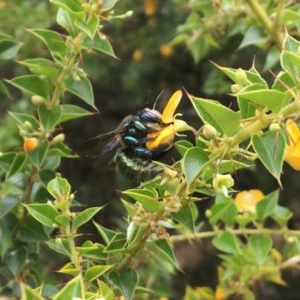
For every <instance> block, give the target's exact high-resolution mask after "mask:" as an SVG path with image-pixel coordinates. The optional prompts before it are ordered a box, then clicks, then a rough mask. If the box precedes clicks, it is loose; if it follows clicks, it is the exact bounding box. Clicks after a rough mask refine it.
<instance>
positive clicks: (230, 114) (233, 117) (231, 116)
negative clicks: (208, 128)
mask: <svg viewBox="0 0 300 300" xmlns="http://www.w3.org/2000/svg"><path fill="white" fill-rule="evenodd" d="M189 98H190V100H191V101H192V104H193V106H194V108H195V110H196V112H197V113H198V115H199V116H200V118H201V119H202V121H203V122H204V123H208V124H210V125H212V126H213V127H215V128H216V130H217V131H218V132H220V133H224V134H226V135H228V136H232V135H234V134H235V133H236V132H237V131H238V130H239V129H240V119H241V115H240V112H235V111H233V110H231V109H229V108H227V107H226V106H223V105H221V104H220V103H219V102H217V101H214V100H207V99H203V98H196V97H193V96H191V95H189Z"/></svg>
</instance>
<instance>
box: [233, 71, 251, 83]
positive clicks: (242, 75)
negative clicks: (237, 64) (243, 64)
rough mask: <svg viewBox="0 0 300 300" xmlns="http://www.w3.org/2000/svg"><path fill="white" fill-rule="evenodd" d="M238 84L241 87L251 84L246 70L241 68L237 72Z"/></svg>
mask: <svg viewBox="0 0 300 300" xmlns="http://www.w3.org/2000/svg"><path fill="white" fill-rule="evenodd" d="M236 83H237V84H240V85H241V86H248V85H249V84H250V83H251V82H250V81H249V80H248V78H247V73H246V71H245V70H243V69H241V68H239V69H238V70H237V71H236Z"/></svg>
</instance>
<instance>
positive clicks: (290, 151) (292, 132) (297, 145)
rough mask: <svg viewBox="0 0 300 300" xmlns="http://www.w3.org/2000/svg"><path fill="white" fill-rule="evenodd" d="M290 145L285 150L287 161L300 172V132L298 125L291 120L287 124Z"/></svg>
mask: <svg viewBox="0 0 300 300" xmlns="http://www.w3.org/2000/svg"><path fill="white" fill-rule="evenodd" d="M286 130H287V132H288V135H289V145H288V146H287V147H286V149H285V158H284V159H285V161H286V162H287V163H288V164H289V165H290V166H291V167H292V168H293V169H295V170H297V171H300V130H299V127H298V126H297V124H296V123H295V122H294V121H293V120H291V119H289V120H287V122H286Z"/></svg>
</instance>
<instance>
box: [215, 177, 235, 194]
mask: <svg viewBox="0 0 300 300" xmlns="http://www.w3.org/2000/svg"><path fill="white" fill-rule="evenodd" d="M233 185H234V180H233V178H232V177H231V175H230V174H217V175H216V176H215V178H214V179H213V188H214V190H215V191H216V193H223V195H224V196H225V197H228V189H229V188H231V187H233Z"/></svg>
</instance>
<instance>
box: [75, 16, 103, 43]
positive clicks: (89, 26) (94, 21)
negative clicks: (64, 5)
mask: <svg viewBox="0 0 300 300" xmlns="http://www.w3.org/2000/svg"><path fill="white" fill-rule="evenodd" d="M99 23H100V20H99V17H98V16H97V15H90V18H89V19H88V20H87V21H86V20H81V19H76V20H75V22H74V25H75V26H76V27H78V28H79V29H81V30H82V31H84V32H85V33H86V34H87V35H88V36H89V38H90V39H94V37H95V34H96V33H97V32H98V29H99Z"/></svg>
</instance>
